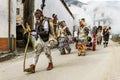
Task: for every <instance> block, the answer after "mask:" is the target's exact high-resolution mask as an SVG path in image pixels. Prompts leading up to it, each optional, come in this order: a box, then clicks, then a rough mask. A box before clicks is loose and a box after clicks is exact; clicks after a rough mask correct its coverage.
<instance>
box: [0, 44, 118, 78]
mask: <svg viewBox="0 0 120 80" xmlns="http://www.w3.org/2000/svg"><path fill="white" fill-rule="evenodd" d="M71 47H72V49H73V50H72V53H71V54H68V55H60V53H59V51H58V50H57V49H53V50H52V52H53V53H52V56H53V62H54V69H53V70H51V71H46V67H47V59H46V57H45V55H44V53H42V54H41V55H40V59H39V62H38V64H37V67H36V73H34V74H30V73H25V72H23V71H22V70H23V69H22V66H23V56H19V57H16V58H15V59H12V60H9V61H6V62H2V63H0V80H110V79H111V80H119V79H115V78H116V76H117V77H118V76H119V75H120V74H119V75H116V74H117V73H116V70H118V69H119V68H120V67H119V68H116V69H113V68H115V67H116V65H115V64H116V63H119V61H118V60H116V58H119V57H120V55H119V56H117V53H118V51H119V50H120V47H119V46H118V45H117V44H116V43H113V42H110V45H109V47H107V48H103V45H100V46H97V51H88V52H87V55H86V56H77V50H76V49H75V47H74V45H73V44H72V45H71ZM114 53H116V55H113V54H114ZM28 54H29V55H30V56H29V57H28V58H27V67H28V65H29V64H30V63H31V62H32V58H31V55H32V53H28ZM115 62H116V63H115ZM119 72H120V71H119Z"/></svg>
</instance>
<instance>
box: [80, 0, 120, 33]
mask: <svg viewBox="0 0 120 80" xmlns="http://www.w3.org/2000/svg"><path fill="white" fill-rule="evenodd" d="M79 1H81V2H85V3H86V2H89V3H88V7H87V9H88V11H89V12H88V13H89V14H88V15H90V14H91V13H92V12H93V9H95V8H96V7H97V8H98V9H101V10H102V11H103V12H105V14H107V16H108V17H109V18H111V19H112V24H111V27H112V32H113V33H120V0H79ZM92 14H93V13H92ZM90 16H91V15H90Z"/></svg>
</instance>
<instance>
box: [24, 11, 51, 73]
mask: <svg viewBox="0 0 120 80" xmlns="http://www.w3.org/2000/svg"><path fill="white" fill-rule="evenodd" d="M35 18H36V24H35V30H33V32H34V31H35V32H36V34H31V35H33V36H32V41H33V42H34V50H35V51H34V56H33V63H32V64H31V65H30V68H28V69H25V71H26V72H31V73H34V72H35V68H36V65H37V62H38V59H39V56H40V54H41V53H42V52H43V51H44V52H45V55H46V57H47V58H48V67H47V70H51V69H53V62H52V56H51V50H50V48H49V47H48V40H49V32H50V31H49V24H48V21H47V20H46V19H44V17H43V13H42V11H41V10H39V9H37V10H36V12H35Z"/></svg>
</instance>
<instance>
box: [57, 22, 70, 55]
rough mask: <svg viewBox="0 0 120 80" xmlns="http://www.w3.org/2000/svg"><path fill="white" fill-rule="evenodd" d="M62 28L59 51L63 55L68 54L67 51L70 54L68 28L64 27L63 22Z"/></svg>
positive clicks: (59, 34) (59, 36)
mask: <svg viewBox="0 0 120 80" xmlns="http://www.w3.org/2000/svg"><path fill="white" fill-rule="evenodd" d="M60 26H61V27H60V28H59V30H58V42H59V46H58V47H59V51H60V52H61V55H64V54H66V52H65V49H66V50H67V51H68V53H70V51H71V48H70V46H69V43H68V35H69V34H68V33H70V32H68V29H67V27H66V26H64V25H63V23H62V22H61V24H60Z"/></svg>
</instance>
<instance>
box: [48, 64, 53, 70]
mask: <svg viewBox="0 0 120 80" xmlns="http://www.w3.org/2000/svg"><path fill="white" fill-rule="evenodd" d="M52 68H53V63H52V62H50V63H49V65H48V67H47V70H51V69H52Z"/></svg>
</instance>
